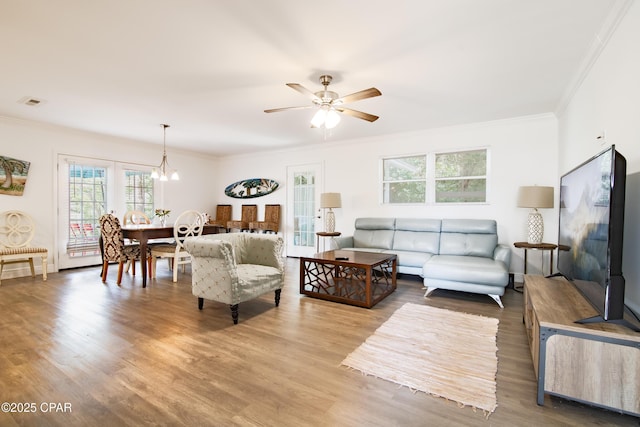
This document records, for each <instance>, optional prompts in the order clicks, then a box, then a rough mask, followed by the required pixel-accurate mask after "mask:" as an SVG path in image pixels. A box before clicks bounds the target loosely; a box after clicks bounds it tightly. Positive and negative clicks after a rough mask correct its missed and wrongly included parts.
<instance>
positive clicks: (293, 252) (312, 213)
mask: <svg viewBox="0 0 640 427" xmlns="http://www.w3.org/2000/svg"><path fill="white" fill-rule="evenodd" d="M322 182H323V181H322V165H321V164H319V163H314V164H308V165H300V166H289V167H287V224H288V232H287V249H286V253H287V256H291V257H301V256H312V255H313V254H314V253H315V252H316V231H317V230H320V229H321V222H320V219H321V218H320V209H319V207H320V193H321V183H322Z"/></svg>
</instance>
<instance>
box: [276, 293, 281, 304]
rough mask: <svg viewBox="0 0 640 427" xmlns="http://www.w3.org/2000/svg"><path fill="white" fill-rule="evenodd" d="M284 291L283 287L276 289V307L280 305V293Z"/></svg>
mask: <svg viewBox="0 0 640 427" xmlns="http://www.w3.org/2000/svg"><path fill="white" fill-rule="evenodd" d="M281 292H282V289H276V307H278V306H279V305H280V293H281Z"/></svg>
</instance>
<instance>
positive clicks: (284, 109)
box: [264, 105, 314, 113]
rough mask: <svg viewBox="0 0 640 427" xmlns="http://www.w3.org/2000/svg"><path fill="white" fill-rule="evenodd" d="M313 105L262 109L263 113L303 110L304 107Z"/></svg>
mask: <svg viewBox="0 0 640 427" xmlns="http://www.w3.org/2000/svg"><path fill="white" fill-rule="evenodd" d="M311 107H314V106H313V105H305V106H303V107H283V108H271V109H269V110H264V112H265V113H277V112H278V111H287V110H304V109H306V108H311Z"/></svg>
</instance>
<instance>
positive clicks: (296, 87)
mask: <svg viewBox="0 0 640 427" xmlns="http://www.w3.org/2000/svg"><path fill="white" fill-rule="evenodd" d="M287 86H289V87H290V88H291V89H293V90H297V91H298V92H300V93H301V94H303V95H304V96H306V97H307V98H309V99H311V100H312V101H315V102H322V100H321V99H320V98H318V97H317V96H316V94H315V93H313V92H311V91H310V90H309V89H307V88H306V87H304V86H302V85H301V84H298V83H287Z"/></svg>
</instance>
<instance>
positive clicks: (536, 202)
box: [518, 185, 553, 209]
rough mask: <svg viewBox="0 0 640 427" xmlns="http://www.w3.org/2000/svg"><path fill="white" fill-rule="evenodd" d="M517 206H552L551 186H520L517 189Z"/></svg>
mask: <svg viewBox="0 0 640 427" xmlns="http://www.w3.org/2000/svg"><path fill="white" fill-rule="evenodd" d="M518 207H519V208H536V209H537V208H552V207H553V187H539V186H537V185H534V186H527V187H520V190H519V191H518Z"/></svg>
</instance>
